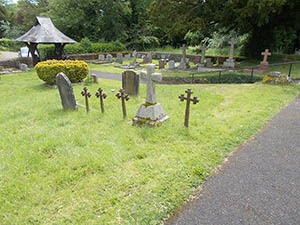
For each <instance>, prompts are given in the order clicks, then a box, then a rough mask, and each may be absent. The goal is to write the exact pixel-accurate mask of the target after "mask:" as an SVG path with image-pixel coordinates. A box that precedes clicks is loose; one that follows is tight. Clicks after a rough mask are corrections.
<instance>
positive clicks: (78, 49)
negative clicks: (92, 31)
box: [38, 42, 125, 59]
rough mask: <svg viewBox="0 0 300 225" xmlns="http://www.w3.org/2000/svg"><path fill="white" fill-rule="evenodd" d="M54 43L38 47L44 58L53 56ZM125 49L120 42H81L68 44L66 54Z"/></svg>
mask: <svg viewBox="0 0 300 225" xmlns="http://www.w3.org/2000/svg"><path fill="white" fill-rule="evenodd" d="M54 48H55V47H54V45H39V46H38V49H39V52H40V55H41V57H42V59H51V58H53V52H54ZM123 50H125V46H124V45H123V44H121V43H120V42H112V43H90V44H87V43H85V42H80V43H76V44H67V45H66V46H65V53H66V54H85V53H99V52H117V51H123Z"/></svg>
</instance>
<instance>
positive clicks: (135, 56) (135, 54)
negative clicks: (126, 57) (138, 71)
mask: <svg viewBox="0 0 300 225" xmlns="http://www.w3.org/2000/svg"><path fill="white" fill-rule="evenodd" d="M132 56H133V62H131V63H130V66H136V64H137V62H136V58H137V53H136V51H135V50H134V51H133V52H132Z"/></svg>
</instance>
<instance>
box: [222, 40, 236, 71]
mask: <svg viewBox="0 0 300 225" xmlns="http://www.w3.org/2000/svg"><path fill="white" fill-rule="evenodd" d="M236 43H237V41H236V40H235V39H234V38H231V41H230V53H229V59H226V62H224V64H223V65H224V67H231V68H234V67H235V66H236V64H235V62H234V61H235V60H234V58H233V53H234V45H235V44H236Z"/></svg>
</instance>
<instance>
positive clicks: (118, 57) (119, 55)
mask: <svg viewBox="0 0 300 225" xmlns="http://www.w3.org/2000/svg"><path fill="white" fill-rule="evenodd" d="M116 62H117V63H119V64H123V54H122V53H117V58H116Z"/></svg>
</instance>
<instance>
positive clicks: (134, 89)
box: [122, 70, 140, 96]
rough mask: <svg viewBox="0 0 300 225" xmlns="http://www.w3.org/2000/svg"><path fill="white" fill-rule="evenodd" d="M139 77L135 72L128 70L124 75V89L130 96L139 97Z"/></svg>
mask: <svg viewBox="0 0 300 225" xmlns="http://www.w3.org/2000/svg"><path fill="white" fill-rule="evenodd" d="M139 85H140V82H139V75H138V74H137V73H136V72H135V71H133V70H127V71H124V72H123V73H122V88H123V89H124V90H125V92H126V93H127V94H129V95H130V96H138V95H139Z"/></svg>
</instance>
